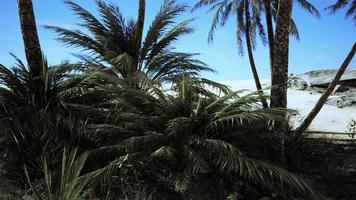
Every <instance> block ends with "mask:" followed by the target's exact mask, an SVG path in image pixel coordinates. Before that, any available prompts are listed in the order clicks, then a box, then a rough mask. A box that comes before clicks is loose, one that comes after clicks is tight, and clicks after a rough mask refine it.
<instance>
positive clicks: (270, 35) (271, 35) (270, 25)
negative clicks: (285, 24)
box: [264, 0, 274, 68]
mask: <svg viewBox="0 0 356 200" xmlns="http://www.w3.org/2000/svg"><path fill="white" fill-rule="evenodd" d="M264 5H265V11H266V24H267V37H268V46H269V59H270V68H272V66H273V62H274V55H273V54H274V33H273V23H272V11H271V0H265V1H264Z"/></svg>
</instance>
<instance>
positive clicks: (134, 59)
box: [46, 0, 212, 88]
mask: <svg viewBox="0 0 356 200" xmlns="http://www.w3.org/2000/svg"><path fill="white" fill-rule="evenodd" d="M65 3H66V4H67V5H68V6H69V7H70V8H71V9H72V10H73V12H74V13H75V14H76V15H78V16H79V17H80V19H81V20H82V23H81V24H80V26H81V27H82V28H84V29H86V30H87V31H89V32H90V34H86V33H84V32H82V31H80V30H68V29H65V28H60V27H56V26H46V27H47V28H48V29H50V30H53V31H54V32H56V33H58V39H59V40H60V41H61V42H63V43H65V44H67V45H69V46H75V47H79V48H80V49H81V50H84V51H86V52H88V53H89V54H90V56H80V57H81V58H82V59H83V60H84V61H85V62H86V63H90V64H91V65H92V66H93V67H95V68H97V69H100V70H103V71H106V72H108V73H110V74H113V75H115V76H117V77H119V78H123V79H125V80H126V81H127V82H128V83H130V85H131V86H133V87H135V88H144V87H146V86H147V85H149V84H148V82H151V83H153V84H155V85H159V84H161V83H164V82H169V81H170V79H171V78H174V77H175V76H178V75H180V74H181V73H187V74H190V75H192V76H195V75H197V74H198V73H199V72H200V71H205V70H207V71H212V70H211V69H210V68H208V67H207V66H206V65H205V64H204V63H202V62H201V61H199V60H196V59H194V56H195V55H196V54H192V53H183V52H177V51H174V47H173V46H172V44H173V43H174V42H175V41H176V40H177V39H178V38H179V37H181V36H183V35H186V34H189V33H192V32H193V29H192V28H189V27H188V25H189V23H190V22H191V21H192V20H191V19H189V20H185V21H183V22H181V23H178V24H175V23H174V18H175V17H176V16H178V15H180V14H181V13H182V12H183V11H185V10H186V8H187V7H186V6H184V5H181V4H177V3H176V1H175V0H165V1H164V3H163V5H162V7H161V9H160V11H159V12H158V14H157V15H156V17H155V18H154V20H153V22H152V24H151V25H150V27H149V29H148V31H147V33H146V36H145V38H144V39H143V36H142V30H143V25H144V6H145V5H144V3H145V1H142V0H141V1H140V4H139V7H140V8H139V16H138V21H137V22H135V21H133V20H129V21H126V20H125V18H124V17H123V15H122V13H121V11H120V10H119V8H118V7H117V6H115V5H111V4H106V3H105V2H104V1H101V0H97V1H96V4H97V6H98V10H99V13H100V19H98V18H97V17H95V16H94V15H93V14H91V13H90V12H88V11H87V10H85V9H84V8H82V7H81V6H79V5H78V4H76V3H74V2H73V1H65ZM141 41H142V42H141Z"/></svg>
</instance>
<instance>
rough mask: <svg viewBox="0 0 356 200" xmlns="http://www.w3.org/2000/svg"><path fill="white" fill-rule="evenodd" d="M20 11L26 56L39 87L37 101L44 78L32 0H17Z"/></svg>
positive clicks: (32, 75) (36, 93) (35, 94)
mask: <svg viewBox="0 0 356 200" xmlns="http://www.w3.org/2000/svg"><path fill="white" fill-rule="evenodd" d="M17 6H18V12H19V16H20V25H21V31H22V37H23V42H24V46H25V52H26V58H27V63H28V67H29V71H30V74H31V77H32V78H33V84H34V85H35V86H36V87H37V88H36V90H35V93H34V98H35V99H36V101H39V100H40V99H41V93H42V90H43V88H41V87H40V86H41V85H43V84H42V83H41V81H42V78H43V77H41V75H42V68H43V63H42V52H41V46H40V42H39V39H38V34H37V28H36V20H35V15H34V12H33V6H32V0H17Z"/></svg>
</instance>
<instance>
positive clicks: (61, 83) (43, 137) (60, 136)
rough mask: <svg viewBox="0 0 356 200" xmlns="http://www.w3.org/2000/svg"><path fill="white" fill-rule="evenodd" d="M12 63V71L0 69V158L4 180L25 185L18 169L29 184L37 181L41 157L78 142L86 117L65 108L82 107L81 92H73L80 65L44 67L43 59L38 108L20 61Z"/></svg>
mask: <svg viewBox="0 0 356 200" xmlns="http://www.w3.org/2000/svg"><path fill="white" fill-rule="evenodd" d="M15 58H16V57H15ZM16 60H17V66H15V67H12V68H7V67H5V66H3V65H0V85H1V87H0V105H1V106H0V135H1V138H2V139H1V141H0V155H1V156H2V161H1V162H2V163H1V165H2V173H5V177H6V178H10V179H11V180H14V181H15V182H16V183H17V184H20V185H22V186H25V185H26V184H28V183H26V181H24V180H26V179H25V174H24V172H23V169H22V168H23V165H26V166H27V172H28V174H29V176H30V177H31V179H33V180H36V181H38V180H39V179H37V178H38V177H42V175H40V174H39V170H38V169H39V168H40V167H41V162H40V161H41V157H42V156H44V155H46V154H47V153H49V152H51V154H53V156H54V155H55V154H56V153H58V150H59V149H62V148H63V147H65V146H71V145H72V144H73V141H75V140H78V138H80V137H81V136H80V135H79V134H77V131H78V130H79V129H80V127H82V124H83V123H84V121H86V117H85V116H84V115H81V114H80V112H76V113H74V112H72V111H71V110H70V109H69V108H68V107H67V106H66V105H65V103H69V102H82V101H83V95H82V92H84V91H85V90H84V89H83V88H82V89H81V90H77V88H78V85H80V84H81V81H80V80H78V79H79V78H80V77H79V76H78V70H81V67H82V66H81V65H77V64H70V63H67V62H64V63H62V64H60V65H56V66H51V67H49V66H48V65H47V61H46V60H42V61H41V62H42V63H44V66H45V67H44V68H43V70H42V72H43V74H41V75H40V76H41V77H44V79H43V80H44V81H42V82H41V83H42V84H43V85H40V87H41V88H44V91H43V93H42V96H41V98H42V99H41V102H42V104H38V103H35V99H34V98H33V94H34V93H35V92H36V89H37V86H36V87H34V85H33V84H32V76H31V73H30V72H29V70H28V69H27V67H26V66H25V65H24V64H23V62H22V61H21V60H20V59H18V58H16ZM81 71H83V70H81ZM72 78H73V79H72ZM83 82H84V80H83ZM86 82H88V79H87V80H86ZM87 84H88V83H87ZM80 91H82V92H80ZM74 143H76V142H74ZM52 161H53V163H55V161H58V160H56V159H52Z"/></svg>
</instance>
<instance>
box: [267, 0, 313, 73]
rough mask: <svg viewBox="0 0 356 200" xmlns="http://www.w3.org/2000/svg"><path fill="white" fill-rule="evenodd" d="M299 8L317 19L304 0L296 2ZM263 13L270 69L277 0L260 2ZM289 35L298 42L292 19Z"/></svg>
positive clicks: (272, 55)
mask: <svg viewBox="0 0 356 200" xmlns="http://www.w3.org/2000/svg"><path fill="white" fill-rule="evenodd" d="M296 2H297V3H298V4H299V5H300V7H301V8H303V9H305V10H306V11H307V12H308V13H310V14H312V15H313V16H315V17H317V18H319V17H320V14H319V11H318V10H317V9H316V8H315V7H314V6H313V5H312V4H311V3H309V1H306V0H297V1H296ZM261 3H262V4H263V7H264V11H265V21H266V27H267V36H268V45H269V57H270V67H271V68H272V66H273V63H274V28H273V20H275V21H276V18H277V11H278V5H279V1H278V0H264V1H263V2H261ZM290 33H291V35H292V36H295V37H296V38H297V39H298V40H299V32H298V29H297V26H296V23H295V22H294V20H293V19H292V21H291V27H290Z"/></svg>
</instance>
